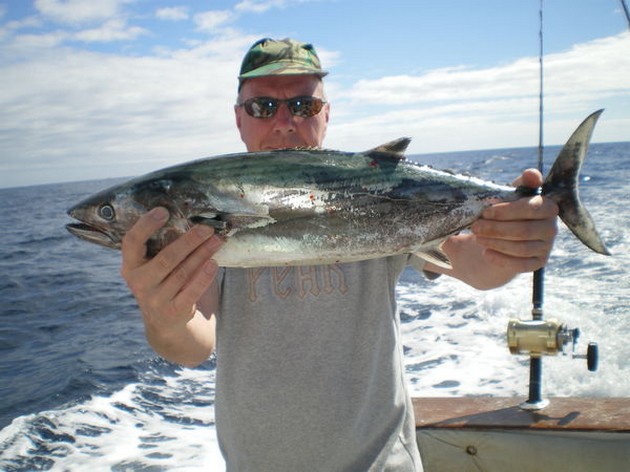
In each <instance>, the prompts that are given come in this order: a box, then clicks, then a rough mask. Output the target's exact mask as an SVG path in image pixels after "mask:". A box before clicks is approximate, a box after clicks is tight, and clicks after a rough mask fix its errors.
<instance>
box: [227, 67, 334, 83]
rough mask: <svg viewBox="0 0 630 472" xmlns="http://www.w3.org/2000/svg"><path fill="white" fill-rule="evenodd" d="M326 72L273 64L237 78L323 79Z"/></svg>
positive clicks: (310, 68) (311, 68) (312, 68)
mask: <svg viewBox="0 0 630 472" xmlns="http://www.w3.org/2000/svg"><path fill="white" fill-rule="evenodd" d="M327 74H328V72H327V71H324V70H321V69H316V68H314V67H305V66H300V65H295V64H282V63H274V64H267V65H265V66H262V67H259V68H258V69H254V70H252V71H249V72H246V73H245V74H241V75H239V76H238V78H239V80H244V79H253V78H255V77H268V76H270V75H317V76H318V77H324V76H325V75H327Z"/></svg>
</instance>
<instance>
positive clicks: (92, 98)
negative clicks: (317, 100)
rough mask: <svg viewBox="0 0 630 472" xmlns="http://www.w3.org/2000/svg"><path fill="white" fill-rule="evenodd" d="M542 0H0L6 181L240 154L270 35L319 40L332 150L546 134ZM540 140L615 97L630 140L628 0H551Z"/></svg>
mask: <svg viewBox="0 0 630 472" xmlns="http://www.w3.org/2000/svg"><path fill="white" fill-rule="evenodd" d="M539 12H540V0H476V1H472V0H450V1H443V0H386V1H385V0H383V1H380V0H374V1H368V0H236V1H227V0H205V1H201V0H181V1H178V0H168V1H163V0H98V1H94V0H34V1H32V0H10V1H6V0H4V1H3V0H0V187H11V186H23V185H34V184H42V183H52V182H66V181H76V180H91V179H100V178H109V177H120V176H132V175H138V174H142V173H145V172H149V171H152V170H156V169H158V168H161V167H165V166H168V165H172V164H176V163H180V162H184V161H188V160H192V159H195V158H199V157H204V156H213V155H219V154H225V153H231V152H241V151H244V146H243V144H242V142H241V141H240V138H239V135H238V132H237V130H236V126H235V121H234V111H233V105H234V103H235V98H236V87H237V79H236V76H237V75H238V70H239V68H240V62H241V60H242V57H243V55H244V53H245V52H246V51H247V49H248V48H249V46H250V45H251V44H252V43H253V42H255V41H256V40H257V39H259V38H262V37H272V38H277V39H281V38H285V37H292V38H296V39H299V40H301V41H304V42H311V43H313V44H314V45H315V47H316V49H317V51H318V53H319V55H320V58H321V60H322V63H323V67H324V69H326V70H327V71H329V72H330V74H329V75H328V76H327V77H326V79H325V82H326V94H327V98H328V99H329V101H330V103H331V120H330V123H329V129H328V133H327V137H326V141H325V143H324V144H325V146H326V147H327V148H330V149H340V150H344V151H362V150H367V149H371V148H373V147H375V146H378V145H379V144H382V143H384V142H387V141H390V140H393V139H396V138H398V137H401V136H409V137H411V138H412V139H413V141H412V144H411V146H410V147H409V150H408V152H409V154H427V153H437V152H448V151H462V150H477V149H497V148H509V147H528V146H537V145H538V106H539V104H538V95H539V85H538V84H539V82H538V79H539V59H538V53H539V48H540V44H539V28H540V26H539V19H540V15H539ZM543 23H544V27H543V32H544V34H543V38H544V46H543V49H544V60H543V63H544V77H545V80H544V97H545V98H544V110H545V113H544V123H545V125H544V143H545V145H552V144H562V143H563V142H564V141H565V140H566V139H567V138H568V136H569V135H570V134H571V132H572V131H573V130H574V129H575V127H576V126H577V125H578V124H579V123H580V122H581V121H582V119H583V118H585V117H586V116H587V115H588V114H589V113H591V112H593V111H595V110H597V109H600V108H605V109H606V112H605V113H604V115H602V118H601V119H600V122H599V124H598V126H597V129H596V131H595V134H594V137H593V142H616V141H630V30H629V25H628V20H627V19H626V17H625V15H624V12H623V9H622V4H621V1H620V0H545V1H544V8H543Z"/></svg>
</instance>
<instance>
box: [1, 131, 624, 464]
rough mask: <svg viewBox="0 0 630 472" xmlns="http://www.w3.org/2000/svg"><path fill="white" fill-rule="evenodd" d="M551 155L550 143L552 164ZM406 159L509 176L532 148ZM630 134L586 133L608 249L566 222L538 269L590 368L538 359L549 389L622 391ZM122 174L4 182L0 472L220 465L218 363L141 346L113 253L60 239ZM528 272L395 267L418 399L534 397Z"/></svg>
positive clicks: (588, 186) (584, 190)
mask: <svg viewBox="0 0 630 472" xmlns="http://www.w3.org/2000/svg"><path fill="white" fill-rule="evenodd" d="M557 151H558V148H557V147H549V148H548V149H546V152H545V161H546V163H547V164H546V165H547V166H549V165H550V163H551V162H552V160H553V158H554V157H555V155H556V153H557ZM413 158H414V159H415V160H418V161H421V162H423V163H429V164H432V165H434V166H435V167H438V168H450V169H453V170H456V171H463V172H467V173H470V174H473V175H477V176H480V177H483V178H487V179H492V180H495V181H497V182H501V183H505V182H509V181H511V180H512V179H513V178H514V177H516V176H517V175H518V174H519V173H520V172H521V170H522V169H524V168H526V167H535V166H536V149H534V148H523V149H509V150H493V151H474V152H466V153H449V154H439V155H429V156H414V157H413ZM629 170H630V143H611V144H593V145H592V146H591V150H590V152H589V157H588V159H587V162H586V164H585V166H584V168H583V171H582V177H581V183H580V194H581V198H582V200H583V202H584V203H585V205H586V206H587V208H588V209H589V211H590V213H591V215H592V216H593V218H594V219H595V221H596V222H597V226H598V229H599V231H600V233H601V234H602V236H603V238H604V240H605V241H606V242H607V244H608V246H609V248H610V249H611V252H612V253H613V257H604V256H600V255H597V254H595V253H592V252H591V251H589V250H588V249H586V248H585V247H584V246H582V245H581V243H579V242H578V241H577V240H576V239H575V238H574V237H573V236H572V235H571V234H570V232H569V231H568V230H567V229H566V228H564V226H561V231H560V234H559V236H558V239H557V243H556V247H555V249H554V252H553V254H552V257H551V260H550V262H549V265H548V267H547V269H546V276H545V317H546V318H557V319H559V320H561V321H562V322H564V323H566V324H567V325H568V326H569V327H579V328H580V330H581V332H582V336H581V340H580V342H579V343H578V346H577V349H578V351H579V353H581V354H582V353H584V352H585V351H586V344H587V341H596V342H598V344H599V350H600V367H599V370H598V372H596V373H591V372H588V370H587V368H586V362H585V361H584V360H576V359H572V358H571V355H570V352H569V355H566V356H563V355H560V356H556V357H548V358H545V360H544V373H543V391H544V394H545V395H548V396H570V395H571V396H583V397H591V396H594V397H615V396H623V397H628V396H630V364H629V363H628V359H630V343H628V342H627V333H628V332H630V317H629V316H628V315H629V313H628V312H629V309H628V307H629V306H630V272H629V270H628V266H629V265H630V256H629V252H630V251H629V249H630V231H629V229H628V228H629V227H630V212H629V211H628V203H627V202H628V201H629V198H630V185H629V184H628V180H629V178H630V172H629ZM117 181H118V180H103V181H95V182H79V183H66V184H54V185H44V186H37V187H25V188H14V189H4V190H0V236H1V241H2V244H1V245H0V269H1V270H0V302H1V303H0V470H3V471H31V470H52V471H66V470H87V469H88V468H89V469H90V470H92V471H100V470H103V471H105V470H113V471H123V470H124V471H162V470H189V471H195V470H222V469H223V462H222V459H221V456H220V453H219V451H218V446H217V443H216V434H215V428H214V409H213V399H214V378H215V377H214V373H215V371H214V366H215V360H214V359H209V360H208V361H207V362H206V363H205V364H203V365H202V366H201V367H199V368H197V369H186V368H181V367H177V366H174V365H171V364H169V363H167V362H165V361H163V360H161V359H159V358H158V357H156V356H155V355H154V354H153V352H152V351H151V350H150V348H149V347H148V346H147V344H146V341H145V339H144V335H143V329H142V322H141V319H140V314H139V312H138V309H137V307H136V305H135V302H134V299H133V297H132V296H131V295H130V294H129V293H128V291H127V288H126V286H125V285H124V283H123V282H122V280H121V278H120V276H119V265H120V255H119V254H118V253H117V252H116V251H111V250H107V249H104V248H100V247H97V246H95V245H91V244H88V243H85V242H83V241H79V240H78V239H76V238H74V237H72V236H71V235H70V234H68V233H67V232H66V230H65V228H64V224H65V223H67V222H68V221H69V218H68V217H67V216H66V214H65V210H66V209H67V208H68V207H69V206H70V205H72V204H73V203H76V202H77V201H78V200H80V199H81V198H83V197H85V196H87V195H88V194H91V193H93V192H96V191H97V190H100V189H102V188H105V187H107V186H110V185H113V184H115V183H116V182H117ZM531 280H532V277H531V275H530V274H523V275H521V276H519V277H517V278H516V279H515V280H513V281H512V282H510V283H509V284H507V285H506V286H504V287H502V288H499V289H496V290H492V291H487V292H480V291H476V290H474V289H472V288H470V287H468V286H466V285H464V284H462V283H460V282H458V281H455V280H452V279H448V278H446V277H441V278H439V279H438V280H437V281H427V280H425V279H423V278H422V277H421V276H420V275H418V274H416V273H415V272H413V271H412V270H408V271H407V272H405V273H404V274H403V276H402V279H401V281H400V284H399V287H398V303H399V308H400V313H401V319H402V327H401V329H402V337H403V342H404V346H405V355H406V363H407V373H408V381H409V385H410V390H411V392H412V393H413V394H414V395H417V396H466V395H488V396H493V395H494V396H519V395H520V396H523V395H527V382H528V359H527V358H524V357H519V356H512V355H510V353H509V351H508V348H507V345H506V338H505V333H506V329H507V323H508V321H509V320H510V319H511V318H522V319H529V318H530V317H531V316H530V312H531V304H530V300H531Z"/></svg>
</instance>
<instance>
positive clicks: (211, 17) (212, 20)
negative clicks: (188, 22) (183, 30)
mask: <svg viewBox="0 0 630 472" xmlns="http://www.w3.org/2000/svg"><path fill="white" fill-rule="evenodd" d="M233 19H234V14H233V13H232V12H231V11H229V10H211V11H206V12H203V13H198V14H196V15H195V16H194V21H195V24H196V25H197V30H198V31H204V32H206V33H214V32H216V31H217V30H218V29H219V28H220V27H222V26H223V25H224V24H226V23H229V22H230V21H232V20H233Z"/></svg>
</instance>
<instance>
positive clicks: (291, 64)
mask: <svg viewBox="0 0 630 472" xmlns="http://www.w3.org/2000/svg"><path fill="white" fill-rule="evenodd" d="M308 74H314V75H317V76H319V77H324V76H325V75H326V74H328V72H326V71H323V70H322V66H321V63H320V62H319V57H317V53H316V52H315V48H314V47H313V46H312V45H311V44H306V43H301V42H299V41H295V40H293V39H289V38H286V39H282V40H279V41H277V40H274V39H271V38H264V39H261V40H259V41H256V42H255V43H254V45H253V46H252V47H251V48H250V49H249V51H247V54H245V57H244V58H243V64H242V65H241V73H240V74H239V76H238V79H239V82H240V83H242V82H243V81H244V80H245V79H252V78H254V77H266V76H269V75H308Z"/></svg>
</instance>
